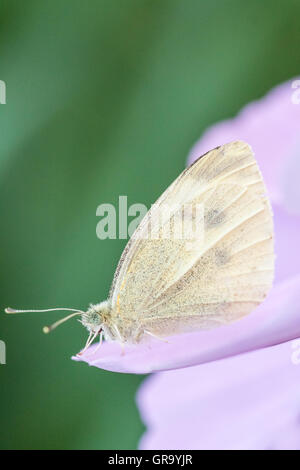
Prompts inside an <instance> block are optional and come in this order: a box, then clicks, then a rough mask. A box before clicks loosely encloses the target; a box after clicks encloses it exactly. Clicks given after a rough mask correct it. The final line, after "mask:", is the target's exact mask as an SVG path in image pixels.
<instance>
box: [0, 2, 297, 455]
mask: <svg viewBox="0 0 300 470" xmlns="http://www.w3.org/2000/svg"><path fill="white" fill-rule="evenodd" d="M299 17H300V2H299V1H298V0H286V1H285V2H283V1H282V0H264V1H263V2H262V1H261V0H252V1H251V2H246V1H242V0H224V1H221V0H185V1H184V0H89V1H87V2H83V1H81V0H46V1H45V0H44V1H40V0H27V1H26V2H23V1H22V0H1V1H0V79H1V80H4V81H5V82H6V85H7V104H6V105H0V185H1V198H0V205H1V220H2V229H1V234H0V237H1V240H0V241H1V243H0V250H1V307H5V306H7V305H9V306H12V307H19V308H21V307H22V308H30V307H40V308H42V307H50V306H69V307H74V306H75V307H76V308H85V307H86V306H87V304H88V303H89V302H98V301H100V300H103V299H105V298H106V297H107V294H108V290H109V286H110V283H111V280H112V277H113V273H114V269H115V267H116V264H117V261H118V259H119V256H120V254H121V251H122V249H123V247H124V245H125V241H124V240H105V241H100V240H98V239H97V238H96V232H95V230H96V223H97V218H96V207H97V206H98V205H99V204H101V203H102V202H111V203H114V204H117V202H118V196H119V195H128V202H129V204H132V203H134V202H142V203H145V204H146V205H147V206H148V207H149V205H150V204H151V203H152V202H154V200H155V199H156V198H157V197H158V196H159V194H160V193H161V192H162V190H164V189H165V187H166V186H167V185H168V184H169V183H170V182H171V181H172V180H173V179H174V178H175V177H176V176H177V175H178V173H179V172H180V171H181V170H182V169H183V167H184V165H185V158H186V155H187V152H188V150H189V148H190V146H191V145H192V144H193V142H194V141H195V140H196V139H197V138H198V137H199V136H200V135H201V132H203V130H204V129H205V128H206V127H207V126H209V125H210V124H211V123H213V122H215V121H218V120H220V119H223V118H227V117H230V116H233V115H234V114H235V113H236V112H237V111H238V110H239V109H240V108H241V107H242V106H243V105H244V104H246V103H247V102H248V101H250V100H253V99H256V98H259V97H260V96H262V95H263V94H264V93H265V92H266V91H267V90H268V89H269V88H270V87H272V86H273V85H275V84H277V83H279V82H281V81H283V80H285V79H287V78H290V77H292V76H294V75H297V74H298V73H299V47H297V45H298V44H299V39H300V31H299ZM57 317H59V315H56V314H54V313H53V314H49V315H48V314H47V315H46V314H27V315H24V316H18V317H5V316H4V315H1V316H0V339H2V340H4V341H5V342H6V344H7V365H5V366H4V365H0V447H1V448H4V449H5V448H6V449H8V448H9V449H10V448H18V449H29V448H30V449H32V448H34V449H39V448H44V449H45V448H51V449H55V448H59V449H62V448H66V449H78V448H84V449H101V448H106V449H114V448H117V449H126V448H135V447H136V446H137V443H138V439H139V437H140V435H141V433H142V431H143V425H142V423H141V420H140V418H139V415H138V411H137V410H136V407H135V391H136V389H137V387H138V385H139V383H140V382H141V380H142V377H138V376H130V375H121V374H113V373H108V372H104V371H101V370H99V369H95V368H89V367H88V366H87V365H85V364H77V363H74V362H72V361H71V360H70V356H71V355H72V354H73V353H75V352H77V351H78V350H79V349H80V347H81V346H82V345H83V343H84V341H85V339H86V332H85V331H84V330H83V329H82V327H81V326H80V325H79V324H78V323H77V322H76V321H73V323H72V322H70V323H69V324H67V325H64V326H63V327H61V328H60V329H58V330H57V332H55V333H53V335H50V336H48V337H45V336H43V335H42V333H41V328H42V325H44V324H45V323H46V324H47V323H49V322H51V321H53V320H55V319H56V318H57Z"/></svg>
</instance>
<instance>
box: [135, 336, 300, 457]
mask: <svg viewBox="0 0 300 470" xmlns="http://www.w3.org/2000/svg"><path fill="white" fill-rule="evenodd" d="M138 405H139V408H140V411H141V414H142V417H143V419H144V422H145V423H146V425H147V427H148V431H147V432H146V433H145V435H144V436H143V438H142V440H141V443H140V447H141V448H142V449H300V340H298V342H295V343H293V342H287V343H284V344H281V345H279V346H274V347H271V348H267V349H263V350H259V351H255V352H251V353H248V354H244V355H240V356H237V357H234V358H230V359H224V360H221V361H217V362H214V363H211V364H205V365H202V366H197V367H192V368H188V369H181V370H178V371H171V372H164V373H160V374H157V375H154V376H152V377H150V378H148V379H147V380H146V381H145V382H144V384H143V385H142V387H141V388H140V390H139V393H138Z"/></svg>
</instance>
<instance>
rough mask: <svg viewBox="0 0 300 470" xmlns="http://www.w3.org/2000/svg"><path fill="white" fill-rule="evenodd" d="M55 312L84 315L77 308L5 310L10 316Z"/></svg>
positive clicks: (8, 308)
mask: <svg viewBox="0 0 300 470" xmlns="http://www.w3.org/2000/svg"><path fill="white" fill-rule="evenodd" d="M57 310H63V311H69V312H79V313H85V312H83V311H82V310H78V308H64V307H55V308H46V309H43V310H16V309H15V308H10V307H7V308H6V309H5V313H8V314H11V313H35V312H56V311H57Z"/></svg>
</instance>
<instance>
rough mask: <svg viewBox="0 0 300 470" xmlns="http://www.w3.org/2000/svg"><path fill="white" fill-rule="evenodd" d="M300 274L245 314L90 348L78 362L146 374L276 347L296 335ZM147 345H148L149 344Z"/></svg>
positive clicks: (299, 323)
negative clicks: (147, 340) (147, 339)
mask: <svg viewBox="0 0 300 470" xmlns="http://www.w3.org/2000/svg"><path fill="white" fill-rule="evenodd" d="M299 306H300V276H298V277H296V278H295V279H291V280H289V281H285V282H283V283H280V284H277V286H276V287H274V288H273V290H272V291H271V293H270V295H269V296H268V298H267V299H266V300H265V302H264V303H263V304H262V305H260V306H259V307H258V308H257V309H256V310H255V312H253V313H252V314H251V315H250V316H248V317H246V318H244V319H242V320H240V321H238V322H235V323H233V324H231V325H227V326H222V327H220V328H216V329H214V330H209V331H198V332H195V333H190V334H185V335H180V336H177V337H172V338H170V343H169V344H165V343H163V342H161V341H158V340H153V341H152V342H151V344H150V345H146V344H141V345H137V346H126V348H125V354H124V355H122V353H121V346H120V345H119V344H117V343H105V344H103V346H102V347H101V348H100V349H99V350H98V351H97V352H96V353H95V354H92V353H93V351H94V348H96V347H97V346H96V345H95V346H92V347H91V348H89V349H88V351H86V352H85V353H84V354H83V355H82V356H80V357H78V356H76V357H74V358H73V359H75V360H77V361H84V362H87V363H88V364H89V365H92V366H95V367H99V368H102V369H106V370H110V371H114V372H127V373H135V374H147V373H149V372H154V371H159V370H169V369H177V368H181V367H188V366H193V365H198V364H203V363H206V362H211V361H216V360H218V359H222V358H226V357H230V356H234V355H237V354H241V353H244V352H248V351H253V350H255V349H260V348H264V347H267V346H272V345H276V344H279V343H282V342H285V341H288V340H290V339H295V338H298V337H299V336H300V307H299ZM149 346H150V347H149Z"/></svg>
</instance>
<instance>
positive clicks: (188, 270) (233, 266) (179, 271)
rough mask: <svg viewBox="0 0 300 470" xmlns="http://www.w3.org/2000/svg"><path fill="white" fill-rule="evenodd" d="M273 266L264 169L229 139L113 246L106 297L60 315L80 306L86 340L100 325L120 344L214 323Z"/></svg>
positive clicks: (249, 307)
mask: <svg viewBox="0 0 300 470" xmlns="http://www.w3.org/2000/svg"><path fill="white" fill-rule="evenodd" d="M273 276H274V244H273V220H272V210H271V206H270V203H269V200H268V197H267V195H266V188H265V185H264V182H263V179H262V175H261V173H260V171H259V168H258V165H257V162H256V160H255V158H254V154H253V152H252V150H251V147H250V146H249V145H248V144H247V143H245V142H242V141H236V142H231V143H229V144H225V145H222V146H221V147H218V148H215V149H213V150H211V151H210V152H208V153H207V154H205V155H203V156H202V157H200V158H198V160H196V161H195V162H194V163H193V164H192V165H191V166H190V167H189V168H187V169H186V170H185V171H183V172H182V173H181V175H179V176H178V178H177V179H176V180H175V181H174V182H173V183H172V184H171V185H170V186H169V188H167V190H166V191H165V192H164V193H163V194H162V195H161V196H160V198H159V199H158V200H157V201H156V203H155V204H154V205H153V206H152V207H151V209H150V210H149V212H148V213H147V214H146V215H145V217H144V219H143V220H142V222H141V223H140V225H139V226H138V228H137V229H136V231H135V232H134V234H133V235H132V237H131V239H130V240H129V242H128V244H127V246H126V248H125V250H124V252H123V254H122V256H121V259H120V261H119V264H118V267H117V270H116V273H115V276H114V280H113V283H112V287H111V291H110V295H109V299H108V300H107V301H105V302H101V303H99V304H96V305H91V306H90V308H89V309H88V310H87V312H82V311H77V312H76V311H75V312H76V313H73V314H72V315H69V316H68V317H67V319H68V318H70V317H72V316H75V315H81V322H82V324H83V325H84V326H85V327H86V328H87V329H88V331H89V332H90V337H89V340H88V343H87V347H88V346H89V345H90V344H91V342H92V341H93V339H94V338H95V337H96V336H97V335H98V333H99V334H100V335H104V337H105V338H106V339H109V340H113V341H118V342H120V343H122V344H123V343H139V342H141V341H142V340H143V339H144V338H146V337H149V336H154V337H156V338H163V337H166V336H172V335H178V334H181V333H186V332H191V331H195V330H203V329H208V328H214V327H217V326H221V325H225V324H228V323H231V322H233V321H236V320H239V319H241V318H242V317H244V316H245V315H248V314H249V313H250V312H251V311H253V310H254V309H255V308H256V307H257V306H258V305H259V304H260V303H261V302H262V301H263V300H264V298H265V297H266V295H267V293H268V291H269V290H270V288H271V286H272V281H273ZM71 310H72V309H71ZM16 312H17V311H14V310H13V309H7V313H16ZM62 321H64V320H62ZM62 321H59V322H56V323H55V324H54V327H56V326H57V325H58V324H60V323H61V322H62ZM52 329H53V328H52ZM44 331H45V330H44ZM49 331H50V329H49V328H47V329H46V331H45V332H49ZM100 339H102V336H101V338H100Z"/></svg>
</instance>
